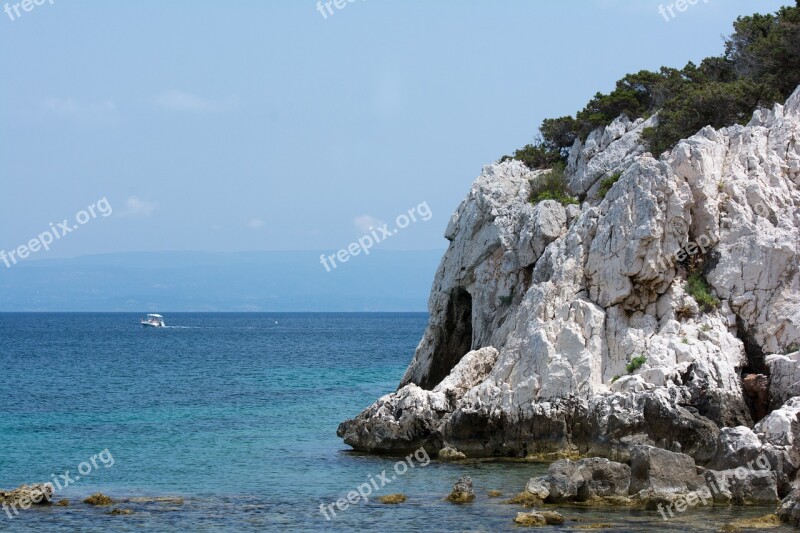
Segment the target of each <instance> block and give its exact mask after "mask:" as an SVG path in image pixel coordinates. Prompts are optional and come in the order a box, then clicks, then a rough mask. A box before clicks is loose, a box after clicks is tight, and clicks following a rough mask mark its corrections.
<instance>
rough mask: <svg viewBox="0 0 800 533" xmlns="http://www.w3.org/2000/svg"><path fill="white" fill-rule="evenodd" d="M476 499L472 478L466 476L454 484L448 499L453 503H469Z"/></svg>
mask: <svg viewBox="0 0 800 533" xmlns="http://www.w3.org/2000/svg"><path fill="white" fill-rule="evenodd" d="M474 499H475V490H474V489H473V488H472V478H471V477H469V476H464V477H462V478H459V480H458V481H456V484H455V485H453V491H452V492H451V493H450V495H449V496H448V497H447V501H449V502H453V503H469V502H471V501H473V500H474Z"/></svg>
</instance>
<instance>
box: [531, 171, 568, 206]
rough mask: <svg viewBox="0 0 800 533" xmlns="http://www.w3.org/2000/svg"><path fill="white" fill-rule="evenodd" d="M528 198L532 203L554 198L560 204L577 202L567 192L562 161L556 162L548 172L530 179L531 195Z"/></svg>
mask: <svg viewBox="0 0 800 533" xmlns="http://www.w3.org/2000/svg"><path fill="white" fill-rule="evenodd" d="M528 200H529V201H530V202H531V203H532V204H533V205H536V204H538V203H539V202H543V201H545V200H555V201H557V202H560V203H561V205H570V204H577V203H578V200H577V199H576V198H575V197H574V196H572V195H570V193H569V186H568V185H567V177H566V167H565V165H564V163H557V164H556V165H555V166H553V168H552V169H550V171H549V172H547V173H545V174H542V175H540V176H538V177H537V178H536V179H534V180H532V181H531V195H530V197H529V198H528Z"/></svg>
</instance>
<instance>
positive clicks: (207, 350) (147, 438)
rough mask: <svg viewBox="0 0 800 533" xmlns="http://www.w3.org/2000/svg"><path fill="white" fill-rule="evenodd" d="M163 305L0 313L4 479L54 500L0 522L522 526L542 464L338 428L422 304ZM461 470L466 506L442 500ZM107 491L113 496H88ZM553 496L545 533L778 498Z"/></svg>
mask: <svg viewBox="0 0 800 533" xmlns="http://www.w3.org/2000/svg"><path fill="white" fill-rule="evenodd" d="M163 314H164V315H165V318H166V322H167V327H165V328H144V327H142V326H141V325H140V323H139V321H140V319H141V316H139V315H135V314H128V313H53V314H48V313H4V314H0V489H4V490H9V489H13V488H15V487H17V486H19V485H22V484H30V483H45V482H50V483H53V485H54V486H55V487H56V495H55V497H54V499H53V502H54V505H44V506H34V507H32V508H31V509H28V510H18V509H16V510H15V509H11V508H7V509H0V531H83V532H95V531H98V532H99V531H103V532H105V531H141V530H152V531H165V532H168V531H459V532H463V531H487V532H489V531H492V532H494V531H512V530H518V527H517V526H515V524H514V522H513V520H514V517H515V516H516V514H517V513H518V512H524V511H526V509H524V508H522V507H520V506H518V505H513V504H509V503H507V500H508V499H509V498H511V497H513V496H514V495H515V494H517V493H519V492H520V491H522V490H523V489H524V487H525V484H526V482H527V481H528V480H529V479H530V478H531V477H534V476H537V475H541V474H543V473H544V472H546V470H547V465H545V464H539V463H526V462H517V461H510V460H491V461H489V460H471V461H465V462H460V463H441V462H438V461H436V460H435V459H433V458H431V457H429V456H428V455H427V454H426V453H425V452H424V451H420V452H417V453H416V454H412V455H408V456H404V457H385V456H371V455H365V454H360V453H356V452H354V451H352V450H351V449H350V448H349V447H348V446H347V445H345V444H344V443H343V442H342V440H341V439H339V438H338V437H337V436H336V428H337V426H338V424H339V423H340V422H341V421H343V420H345V419H347V418H351V417H353V416H355V415H357V414H358V413H359V412H360V411H361V410H362V409H364V408H365V407H367V406H368V405H370V404H371V403H372V402H374V401H375V400H376V399H377V398H379V397H380V396H382V395H385V394H388V393H391V392H393V391H394V390H395V389H396V387H397V384H398V383H399V381H400V378H401V376H402V374H403V371H404V370H405V368H406V366H407V365H408V363H409V362H410V360H411V358H412V356H413V354H414V349H415V348H416V346H417V343H418V342H419V340H420V338H421V336H422V333H423V331H424V329H425V326H426V322H427V318H428V317H427V315H426V314H424V313H407V314H403V313H392V314H380V313H365V314H358V313H352V314H324V313H320V314H316V313H307V314H292V313H263V314H260V313H259V314H257V313H244V314H237V313H218V314H215V313H163ZM461 476H470V477H471V478H472V480H473V483H474V487H475V492H476V499H475V501H474V502H473V503H469V504H461V505H457V504H452V503H450V502H448V501H446V499H445V498H446V496H447V494H448V493H449V492H450V490H451V489H452V486H453V484H454V483H455V482H456V481H457V480H458V479H459V478H460V477H461ZM490 491H499V492H500V493H502V495H501V496H499V497H498V496H494V497H493V496H492V495H490ZM98 492H100V493H103V494H105V495H107V496H109V497H111V498H112V500H114V503H113V504H112V505H110V506H91V505H88V504H85V503H83V500H84V499H85V498H87V497H88V496H90V495H92V494H95V493H98ZM399 493H401V494H403V495H405V497H406V500H405V502H403V503H400V504H396V505H390V504H383V503H380V502H379V501H378V499H377V498H378V497H379V496H386V495H390V494H399ZM348 499H349V500H350V501H348ZM58 502H66V504H64V503H62V504H61V505H55V503H58ZM337 502H338V506H337ZM547 508H548V509H551V510H556V511H558V512H560V513H562V514H563V515H564V517H565V518H566V522H565V524H564V525H562V526H552V527H548V528H540V530H543V531H584V530H589V529H590V528H598V527H600V528H601V529H593V530H606V531H717V530H719V528H720V527H721V526H722V525H723V524H725V523H727V522H730V521H731V520H734V519H739V518H745V517H755V516H761V515H764V514H767V513H769V512H772V511H773V510H774V508H759V507H748V508H740V507H728V506H710V505H709V506H698V507H696V508H690V509H687V510H686V511H685V512H684V513H676V514H675V516H674V517H671V518H669V519H668V520H664V518H662V516H661V515H659V514H658V513H657V512H656V511H646V510H639V509H636V510H631V509H591V508H588V507H582V506H547ZM782 529H783V528H778V529H777V531H780V530H782ZM790 530H791V529H790V528H785V531H790Z"/></svg>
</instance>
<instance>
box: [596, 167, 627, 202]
mask: <svg viewBox="0 0 800 533" xmlns="http://www.w3.org/2000/svg"><path fill="white" fill-rule="evenodd" d="M620 176H622V172H617V173H616V174H613V175H611V176H609V177H607V178H606V179H604V180H603V181H601V182H600V189H598V191H597V194H598V196H599V197H600V198H605V197H606V194H608V191H610V190H611V187H613V186H614V184H615V183H616V182H618V181H619V178H620Z"/></svg>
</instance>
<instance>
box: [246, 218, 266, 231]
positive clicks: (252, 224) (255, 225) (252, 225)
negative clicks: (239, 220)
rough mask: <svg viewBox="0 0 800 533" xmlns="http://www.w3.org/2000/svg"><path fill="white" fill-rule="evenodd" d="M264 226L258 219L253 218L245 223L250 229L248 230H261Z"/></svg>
mask: <svg viewBox="0 0 800 533" xmlns="http://www.w3.org/2000/svg"><path fill="white" fill-rule="evenodd" d="M264 224H265V223H264V221H263V220H261V219H260V218H253V219H251V220H250V222H248V223H247V225H248V227H250V229H259V228H263V227H264Z"/></svg>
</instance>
